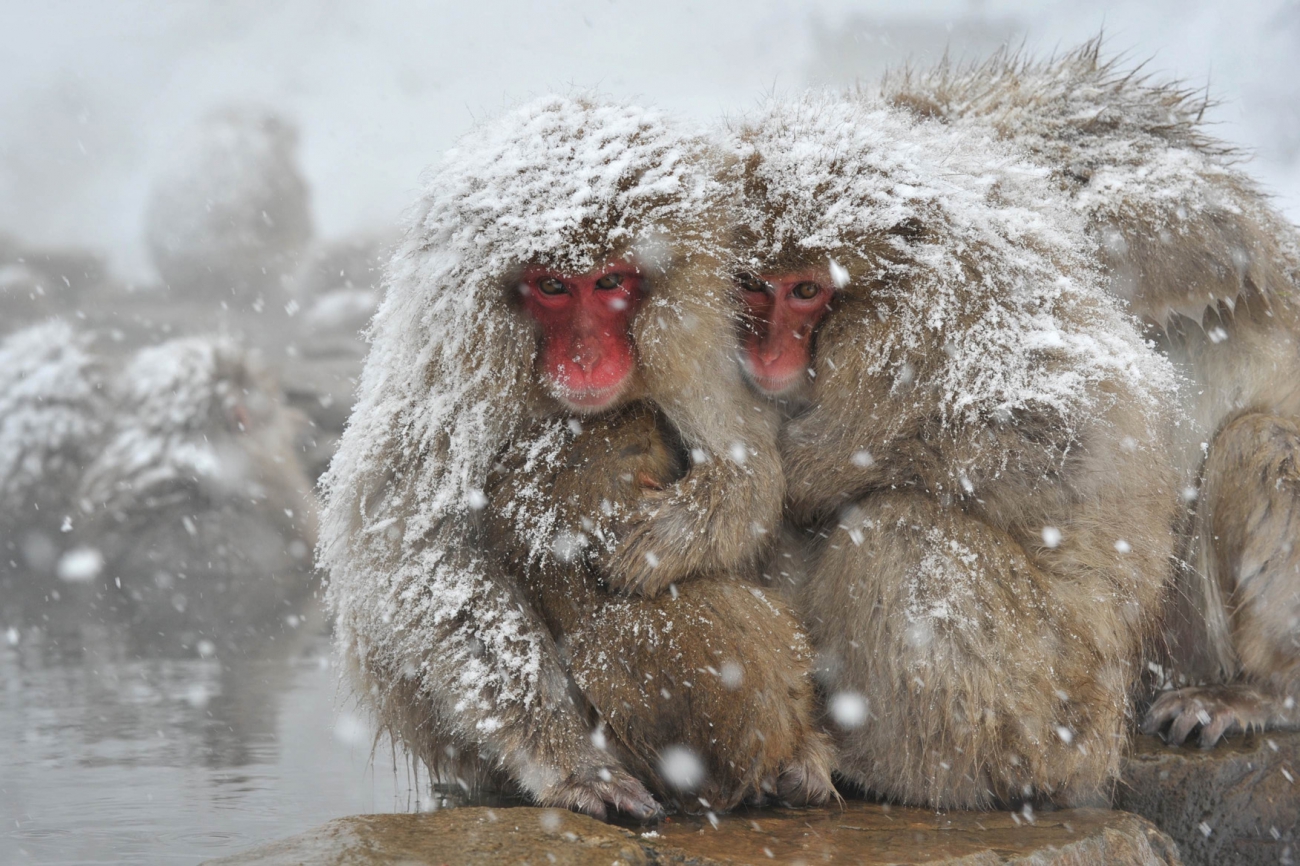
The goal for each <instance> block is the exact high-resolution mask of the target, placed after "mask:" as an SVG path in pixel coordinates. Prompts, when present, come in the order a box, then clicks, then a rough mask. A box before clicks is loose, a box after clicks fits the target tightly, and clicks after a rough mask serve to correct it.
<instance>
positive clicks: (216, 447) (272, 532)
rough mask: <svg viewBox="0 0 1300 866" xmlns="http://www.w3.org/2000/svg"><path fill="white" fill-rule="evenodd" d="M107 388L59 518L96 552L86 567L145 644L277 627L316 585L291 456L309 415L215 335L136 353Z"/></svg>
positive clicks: (309, 523)
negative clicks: (68, 508)
mask: <svg viewBox="0 0 1300 866" xmlns="http://www.w3.org/2000/svg"><path fill="white" fill-rule="evenodd" d="M108 390H109V399H110V402H111V404H112V407H113V411H112V414H111V415H110V416H109V422H108V423H107V424H106V425H105V435H104V437H103V439H102V440H101V441H100V442H99V445H98V448H97V450H96V454H95V456H94V458H93V459H92V460H91V461H89V463H88V465H87V466H86V468H85V471H84V473H83V474H82V476H81V478H80V480H79V483H78V487H77V491H76V495H75V499H74V501H75V502H76V503H77V509H76V511H75V512H74V513H73V514H72V517H71V519H70V520H69V523H68V526H67V527H65V529H70V537H71V539H72V541H73V543H75V544H76V545H78V549H79V550H80V551H81V552H82V557H83V560H85V559H86V557H93V558H94V560H95V565H94V566H93V567H92V566H91V565H90V563H89V562H86V565H87V568H88V569H90V570H93V571H94V572H95V573H94V574H91V575H88V577H98V578H99V579H100V581H101V582H102V584H103V588H104V591H105V592H106V593H107V597H108V598H110V599H117V600H115V601H110V606H111V607H114V608H116V609H118V610H121V611H123V612H124V613H125V615H126V616H127V618H128V619H129V621H130V623H131V624H132V625H133V626H136V629H135V631H137V632H139V633H140V634H142V635H145V636H146V639H148V640H149V641H150V643H157V642H158V640H159V638H160V637H161V640H162V643H163V644H164V645H167V644H173V643H174V644H178V645H186V646H193V645H194V643H195V642H196V641H198V640H203V639H207V640H211V641H215V642H218V643H220V644H222V645H224V646H227V647H233V648H238V647H240V646H241V645H242V644H244V643H245V642H246V641H247V639H248V638H250V637H254V636H256V635H258V634H260V633H261V632H262V631H263V630H265V629H267V628H271V627H278V626H279V625H280V623H281V621H282V620H283V619H284V617H285V616H286V615H287V614H290V613H293V612H295V611H296V608H295V607H294V605H295V604H297V603H298V602H301V601H302V600H303V599H304V598H305V597H306V596H307V595H309V594H310V591H311V589H312V586H313V584H314V581H313V579H312V558H311V552H312V547H313V546H314V545H315V543H316V509H315V499H314V496H313V494H312V491H311V482H310V481H309V480H308V478H307V475H306V472H305V471H304V469H303V468H302V466H301V464H300V463H299V461H298V460H297V455H296V453H295V452H296V448H295V436H296V434H297V432H298V427H299V423H300V421H302V420H305V419H300V417H299V416H298V414H297V413H296V412H294V411H292V410H288V409H286V408H285V406H284V396H283V394H282V393H281V392H280V389H279V386H278V385H277V384H276V382H275V381H274V380H273V379H271V378H270V377H269V375H268V374H267V373H266V372H265V371H263V370H262V368H261V366H260V365H259V364H258V362H257V360H256V358H255V357H254V356H252V355H250V354H249V353H248V352H246V351H245V350H244V349H243V348H242V347H240V346H238V345H236V344H234V343H231V342H228V341H226V340H223V339H216V338H208V337H187V338H183V339H176V340H171V341H169V342H167V343H163V344H161V345H158V346H151V347H149V348H146V349H142V350H141V351H139V352H137V353H136V354H135V355H134V356H133V357H131V358H130V359H129V360H128V361H127V362H126V363H125V364H124V365H123V366H122V367H121V368H120V369H119V370H118V371H117V373H116V375H115V376H114V377H112V378H111V379H110V381H109V388H108ZM70 555H71V554H70ZM119 601H120V603H119Z"/></svg>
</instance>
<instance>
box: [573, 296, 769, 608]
mask: <svg viewBox="0 0 1300 866" xmlns="http://www.w3.org/2000/svg"><path fill="white" fill-rule="evenodd" d="M701 279H702V278H701ZM711 291H712V290H711ZM716 291H717V292H718V294H717V295H713V294H710V293H709V292H707V291H704V290H703V289H702V290H701V291H700V292H699V293H698V294H691V293H689V292H685V293H683V294H684V295H685V297H675V298H674V300H673V303H671V304H669V303H667V302H666V301H659V300H657V299H656V301H657V302H651V303H649V304H648V305H647V308H646V309H645V310H644V311H643V312H642V313H641V315H640V317H639V318H638V333H637V346H638V349H639V351H640V353H641V364H642V369H643V374H644V376H645V378H646V382H647V387H648V390H649V393H650V395H651V397H652V398H653V400H654V401H655V403H656V404H657V405H658V406H659V408H660V409H661V410H662V411H663V413H664V415H665V416H666V417H667V418H668V420H669V421H670V422H671V423H672V425H673V427H674V428H675V429H676V431H677V433H678V434H679V436H680V437H681V441H682V443H683V444H684V446H685V447H686V449H687V450H688V451H689V452H690V454H691V457H692V459H691V464H692V465H691V467H690V469H689V470H688V472H687V473H686V476H685V477H684V478H682V479H681V480H679V481H677V482H675V483H674V484H671V485H669V486H668V487H666V488H665V489H664V490H662V491H648V492H647V493H646V496H645V498H644V500H643V502H642V505H641V507H640V508H639V509H638V511H637V513H635V514H634V515H633V516H632V517H631V518H630V519H628V520H627V521H625V522H624V524H623V527H622V530H621V532H620V536H619V544H618V547H617V549H616V550H615V551H614V553H613V555H612V556H610V557H608V558H606V559H603V560H601V561H599V563H598V564H599V566H600V567H601V569H602V571H603V572H604V573H605V575H606V577H607V580H608V582H609V584H610V585H611V586H612V587H614V588H616V589H619V590H622V591H625V592H639V593H642V594H645V595H655V594H657V593H659V592H662V591H663V590H664V589H666V588H667V587H668V585H669V584H670V583H674V582H677V581H681V580H684V579H686V578H689V577H692V576H695V575H698V574H700V573H702V572H706V571H732V570H740V569H745V568H747V567H749V566H750V565H752V564H753V563H755V562H756V561H757V560H758V558H759V557H760V556H761V555H762V554H763V553H764V551H765V550H766V549H767V548H768V547H769V546H770V543H771V539H772V538H773V537H774V533H775V531H776V528H777V526H778V525H779V523H780V518H781V503H782V500H783V498H784V495H785V477H784V474H783V473H782V470H781V461H780V456H779V453H778V450H777V446H776V435H777V424H778V422H777V418H776V415H775V412H774V411H773V410H772V408H771V407H770V406H767V405H764V404H763V403H762V402H761V401H760V400H758V399H757V398H756V397H754V396H753V395H752V393H751V392H750V391H749V388H748V386H747V385H746V384H745V382H744V380H743V379H742V377H741V372H740V365H739V364H738V363H737V361H736V340H735V336H734V329H735V325H734V320H733V318H732V311H731V309H730V307H729V306H728V305H727V303H726V302H725V300H724V299H723V297H722V292H723V290H722V289H717V290H716Z"/></svg>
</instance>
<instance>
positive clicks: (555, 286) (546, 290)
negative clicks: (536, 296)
mask: <svg viewBox="0 0 1300 866" xmlns="http://www.w3.org/2000/svg"><path fill="white" fill-rule="evenodd" d="M537 288H538V289H540V290H541V292H542V294H543V295H562V294H564V283H562V282H560V281H559V280H557V279H556V278H555V277H547V278H546V279H544V280H538V281H537Z"/></svg>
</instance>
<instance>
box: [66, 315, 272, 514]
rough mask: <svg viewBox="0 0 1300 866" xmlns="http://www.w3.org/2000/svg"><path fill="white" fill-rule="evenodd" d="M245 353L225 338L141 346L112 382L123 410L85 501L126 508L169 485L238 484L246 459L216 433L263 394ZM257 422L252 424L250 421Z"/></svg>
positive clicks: (85, 484) (89, 479) (91, 471)
mask: <svg viewBox="0 0 1300 866" xmlns="http://www.w3.org/2000/svg"><path fill="white" fill-rule="evenodd" d="M246 363H247V359H246V352H245V350H244V349H242V348H241V347H239V346H237V345H235V344H234V343H231V342H229V341H227V340H224V339H220V338H210V337H187V338H183V339H177V340H171V341H169V342H166V343H163V344H161V345H158V346H151V347H148V348H145V349H142V350H141V351H140V352H138V353H137V354H136V355H135V356H134V357H132V358H131V359H130V361H129V362H128V363H127V364H126V366H125V367H123V368H122V370H121V371H119V373H118V374H117V376H116V377H114V380H113V382H112V391H113V399H114V403H115V405H116V406H117V411H116V412H115V414H114V418H113V424H112V427H111V429H110V431H109V435H108V437H107V440H106V441H105V443H104V446H103V448H102V449H101V451H100V452H99V454H98V455H97V456H96V459H95V460H94V462H93V463H92V464H91V465H90V466H89V467H88V468H87V470H86V474H85V477H84V478H83V481H82V488H81V494H80V495H81V497H83V498H84V499H85V500H86V501H88V502H91V503H94V504H95V505H96V506H98V507H105V506H108V507H124V506H125V505H126V503H127V502H129V501H131V500H133V499H136V498H141V497H146V496H148V495H150V494H151V493H152V492H156V491H158V490H159V489H162V488H165V487H167V486H168V485H173V484H180V485H186V484H191V483H199V484H201V485H202V486H204V487H222V486H230V487H231V488H232V489H233V488H234V487H235V486H236V485H238V484H239V483H240V482H241V481H242V479H243V478H244V475H245V469H246V467H245V466H244V465H243V461H244V455H243V453H242V451H241V450H240V449H239V448H236V447H230V445H229V443H228V442H225V441H223V440H224V439H226V438H227V437H225V436H220V435H217V434H218V433H219V432H225V431H227V430H228V428H229V427H230V425H231V424H232V423H237V422H236V421H234V420H233V419H230V420H228V419H227V415H228V413H229V412H230V410H231V408H232V406H234V405H235V404H236V403H237V402H238V404H239V405H241V406H243V405H244V404H245V403H247V402H248V401H249V399H250V396H252V397H261V398H262V399H271V395H261V394H260V392H259V390H258V388H257V383H256V382H255V381H252V380H250V379H249V377H248V368H247V367H246V366H245V365H246ZM250 423H251V419H250Z"/></svg>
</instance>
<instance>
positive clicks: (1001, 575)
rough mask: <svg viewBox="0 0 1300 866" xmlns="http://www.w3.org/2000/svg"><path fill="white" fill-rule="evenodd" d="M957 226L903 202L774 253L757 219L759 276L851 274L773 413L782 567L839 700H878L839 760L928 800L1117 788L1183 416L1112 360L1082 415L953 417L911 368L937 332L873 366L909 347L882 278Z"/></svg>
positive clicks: (919, 370)
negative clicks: (806, 390)
mask: <svg viewBox="0 0 1300 866" xmlns="http://www.w3.org/2000/svg"><path fill="white" fill-rule="evenodd" d="M944 231H945V229H944V227H943V225H942V224H941V223H936V224H925V223H923V222H918V221H911V222H909V223H908V224H906V225H900V226H897V227H895V228H893V229H891V230H888V231H881V232H879V233H878V234H877V235H875V236H863V237H853V238H841V241H842V242H843V243H842V245H841V246H839V247H837V248H835V249H834V250H818V249H808V250H805V251H803V254H802V255H796V256H794V257H791V256H789V255H786V256H785V257H783V258H782V259H781V260H778V261H765V260H762V259H761V254H760V253H758V252H756V250H757V249H759V248H758V247H751V246H749V245H747V244H746V243H744V241H743V239H742V242H741V244H740V252H739V257H740V258H741V260H742V261H746V262H747V263H748V262H753V264H752V267H753V268H754V269H755V271H756V272H758V273H772V272H774V271H777V270H787V269H788V270H790V271H798V270H800V269H803V268H821V267H825V262H826V258H827V255H828V254H829V255H833V256H834V257H835V259H836V260H837V261H838V263H839V264H840V265H842V266H843V267H844V268H845V269H846V270H847V272H848V273H849V275H850V277H851V279H850V281H849V283H848V285H846V286H844V287H843V288H842V289H840V290H839V291H838V292H837V294H836V296H835V300H833V301H832V302H831V309H830V312H829V313H828V314H827V315H826V318H825V319H824V320H823V322H822V324H821V326H820V329H819V330H818V331H817V332H816V333H815V335H814V344H813V351H814V356H813V367H814V372H815V376H814V377H813V378H812V380H811V392H810V394H809V401H808V405H807V408H806V409H802V410H801V407H799V406H797V405H796V406H793V407H791V408H792V409H794V410H795V411H796V412H797V414H795V415H794V416H793V417H792V418H791V420H790V421H788V423H787V424H786V425H785V427H784V431H783V434H782V453H783V459H784V465H785V471H786V482H787V488H788V494H787V496H788V499H787V502H788V513H789V514H790V515H791V517H792V518H793V519H794V521H795V522H796V524H798V525H800V526H803V527H805V532H804V535H803V538H802V539H799V538H798V536H797V534H791V533H787V534H786V536H785V537H786V540H787V543H786V544H784V545H783V547H782V549H781V550H780V551H778V556H777V557H775V558H774V560H773V561H772V563H771V564H770V565H769V567H768V569H767V571H768V575H769V577H770V578H771V579H774V580H775V579H780V580H783V581H786V582H787V585H788V584H789V582H791V581H793V582H795V583H796V585H795V586H792V587H791V589H792V591H793V592H794V594H795V596H796V597H797V598H798V599H799V601H800V607H801V610H802V613H803V615H804V618H805V623H806V625H807V627H808V629H809V633H810V637H811V638H812V640H813V644H814V646H815V647H816V649H817V650H818V652H819V654H820V663H821V666H822V667H821V671H820V676H821V679H822V683H823V685H824V687H825V689H826V691H827V693H828V697H829V698H830V701H831V707H832V710H833V709H834V706H835V696H836V694H837V693H839V692H849V693H857V694H859V695H860V696H862V697H864V698H865V699H866V702H867V707H868V710H869V715H868V717H867V719H866V720H865V723H864V724H862V725H860V726H850V727H847V728H844V729H842V730H841V731H840V733H839V761H838V764H837V770H838V771H839V772H841V773H843V774H844V775H845V776H846V777H848V778H849V779H851V780H853V781H854V782H857V783H858V784H860V785H862V786H864V787H865V788H867V789H868V790H870V791H871V792H874V793H876V794H878V795H880V796H884V797H886V798H888V799H890V800H895V801H898V802H902V803H907V804H914V805H924V806H928V807H932V808H989V807H994V806H998V805H1003V806H1005V805H1008V804H1011V803H1014V802H1017V801H1020V800H1043V799H1046V800H1049V801H1052V802H1056V803H1063V804H1076V805H1079V804H1096V803H1100V802H1105V801H1106V800H1108V799H1109V793H1110V788H1111V785H1112V784H1113V781H1114V779H1115V778H1116V777H1117V775H1118V773H1119V769H1120V759H1121V756H1122V753H1123V750H1124V745H1125V742H1126V732H1127V728H1128V726H1129V724H1130V721H1131V719H1130V716H1131V712H1132V708H1131V704H1130V702H1129V692H1130V690H1131V689H1132V687H1133V685H1134V684H1135V682H1136V681H1137V679H1138V675H1139V671H1140V661H1141V653H1142V648H1143V645H1144V643H1145V642H1147V641H1149V640H1150V639H1151V637H1152V635H1153V634H1154V632H1155V631H1156V628H1157V625H1158V615H1159V611H1160V608H1161V605H1162V603H1163V594H1164V590H1165V586H1166V580H1165V579H1164V575H1166V574H1167V573H1168V571H1169V562H1170V558H1171V555H1172V553H1173V543H1174V533H1173V527H1174V523H1175V503H1174V501H1173V495H1172V494H1173V491H1174V489H1175V486H1176V475H1175V473H1174V472H1173V469H1172V466H1171V465H1170V462H1169V460H1168V457H1167V455H1166V454H1165V453H1164V451H1163V449H1162V448H1161V443H1162V442H1163V441H1164V439H1165V438H1166V437H1167V436H1168V432H1167V430H1166V429H1165V424H1166V422H1167V420H1168V419H1167V417H1165V416H1163V415H1162V410H1161V409H1160V408H1158V407H1153V406H1152V404H1151V401H1150V394H1149V393H1148V394H1138V393H1136V392H1134V391H1132V390H1130V388H1129V386H1128V385H1126V384H1125V383H1124V382H1122V381H1120V380H1118V379H1115V378H1112V379H1108V380H1103V381H1101V382H1099V383H1096V384H1092V385H1086V386H1084V387H1087V388H1089V389H1092V394H1093V396H1094V397H1096V398H1097V399H1096V403H1095V408H1094V410H1091V411H1089V412H1086V413H1075V417H1065V416H1063V415H1061V414H1059V413H1057V412H1055V411H1052V410H1049V409H1047V408H1041V409H1040V408H1028V409H1024V410H1020V411H1017V412H1014V413H1012V414H1010V415H1009V416H1006V417H997V416H996V415H992V416H988V417H982V418H980V419H979V420H978V421H977V422H974V423H968V422H966V421H954V419H952V418H945V417H944V415H943V411H942V406H941V404H942V395H941V394H939V393H935V392H931V391H928V390H927V389H926V387H924V386H923V385H921V384H918V383H925V382H929V381H934V379H935V377H934V376H932V375H931V371H932V370H935V369H937V368H938V367H939V366H940V365H943V364H944V363H945V362H946V355H945V351H944V344H945V341H946V339H947V337H946V336H945V334H944V333H935V332H933V331H932V330H931V329H925V330H924V332H923V333H922V334H920V335H919V336H918V338H917V339H918V340H919V341H920V342H919V343H918V344H914V345H912V346H911V347H910V348H909V349H902V348H900V349H899V350H898V352H899V353H905V355H906V356H905V357H902V356H901V354H900V357H897V358H895V359H894V361H895V363H894V364H892V365H891V366H889V367H888V369H887V370H885V371H884V372H880V371H879V369H878V368H875V369H873V368H872V366H871V362H869V361H868V360H867V359H866V358H865V353H864V352H863V351H862V348H861V347H863V346H876V345H901V341H898V340H891V339H890V338H891V336H892V330H891V329H894V328H896V327H898V325H897V324H896V316H894V315H892V314H891V313H892V311H891V309H890V303H891V301H890V300H889V297H890V295H891V293H892V294H893V296H895V297H906V296H908V295H909V294H912V293H913V290H911V289H909V288H908V283H907V281H908V280H909V279H910V278H909V276H908V274H909V273H913V272H918V271H919V272H923V271H924V265H923V264H919V263H918V262H913V261H912V260H911V259H910V258H909V255H910V254H909V251H908V250H909V246H908V245H909V244H911V243H916V242H922V241H926V242H938V243H940V244H942V243H944ZM899 237H902V238H904V239H905V240H906V241H907V243H905V244H901V245H900V244H899V243H898V242H897V240H898V238H899ZM981 256H982V253H981V251H980V250H978V249H970V250H968V254H966V255H964V256H963V258H964V261H965V265H964V266H965V268H966V269H967V273H968V275H969V276H970V277H971V278H970V279H968V280H966V281H965V282H964V283H956V281H953V283H954V284H956V285H971V286H973V287H975V288H973V289H972V291H976V292H983V291H988V289H987V287H986V285H985V284H983V283H982V282H981V280H980V279H976V277H979V276H980V275H981V274H980V271H981ZM899 264H904V265H911V267H889V266H890V265H899ZM891 290H892V292H891ZM900 290H901V291H900ZM1097 301H1098V302H1099V301H1100V299H1099V298H1098V299H1097ZM1093 304H1095V305H1093ZM1056 312H1057V315H1059V316H1061V318H1062V320H1063V324H1064V326H1065V327H1066V328H1071V327H1073V328H1077V329H1079V330H1081V331H1083V332H1088V330H1089V328H1090V327H1092V328H1094V329H1095V327H1096V325H1095V324H1094V322H1095V321H1097V320H1098V318H1099V317H1107V318H1108V321H1109V322H1110V326H1114V327H1121V328H1122V327H1128V325H1127V323H1123V322H1121V321H1120V320H1119V319H1118V317H1115V316H1114V314H1113V312H1109V311H1103V307H1102V305H1101V304H1100V303H1097V302H1090V301H1088V300H1085V299H1082V298H1080V299H1079V300H1078V301H1077V303H1074V304H1073V305H1066V306H1064V307H1063V308H1062V309H1059V310H1057V311H1056ZM949 326H950V327H951V328H952V329H953V330H954V331H961V330H962V329H964V328H968V327H973V326H974V322H973V321H961V322H955V323H949ZM902 362H906V365H907V366H909V367H910V369H911V370H913V371H914V375H913V376H912V378H911V380H910V381H908V380H903V379H900V378H898V377H897V376H896V371H897V370H898V369H900V368H902V367H903V366H904V365H903V363H902ZM1044 363H1046V364H1048V365H1052V364H1068V363H1070V362H1069V361H1068V360H1067V359H1065V358H1064V356H1058V357H1054V358H1053V357H1047V358H1045V359H1044ZM1032 405H1033V404H1031V406H1032ZM860 452H867V453H869V454H870V455H871V460H870V461H859V462H866V463H867V464H868V465H859V463H855V461H854V456H855V455H857V454H859V453H860ZM959 474H964V476H965V482H966V483H961V481H960V480H959V478H958V477H957V476H958V475H959ZM1044 527H1054V528H1056V529H1058V530H1059V531H1060V534H1061V541H1060V543H1059V545H1057V546H1055V547H1052V546H1049V545H1048V544H1047V543H1046V542H1045V540H1044V534H1043V532H1044ZM792 537H793V539H794V545H793V549H792V546H791V545H790V543H789V542H790V541H791V539H792ZM1121 540H1123V541H1124V542H1125V543H1126V544H1127V546H1128V549H1127V550H1126V551H1125V552H1121V551H1120V550H1119V549H1117V547H1116V545H1117V542H1119V541H1121ZM801 574H804V575H806V576H805V577H803V578H802V580H803V583H802V585H801V586H800V585H797V584H798V582H799V581H800V579H801V578H800V575H801ZM936 610H942V611H944V614H943V615H941V616H940V615H935V614H934V613H933V611H936ZM918 614H928V616H918Z"/></svg>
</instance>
